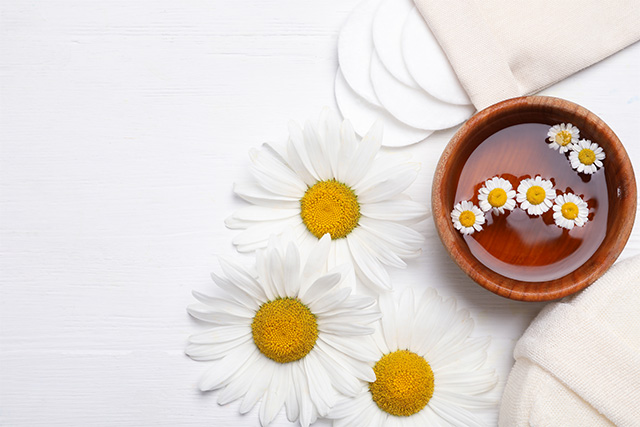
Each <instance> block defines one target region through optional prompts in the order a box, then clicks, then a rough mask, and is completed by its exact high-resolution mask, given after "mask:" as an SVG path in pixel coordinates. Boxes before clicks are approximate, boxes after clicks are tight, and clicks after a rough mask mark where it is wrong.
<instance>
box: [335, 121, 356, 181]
mask: <svg viewBox="0 0 640 427" xmlns="http://www.w3.org/2000/svg"><path fill="white" fill-rule="evenodd" d="M340 139H341V144H340V153H339V157H338V170H337V171H336V178H337V179H338V181H340V182H346V179H347V175H348V173H349V168H350V162H351V159H352V157H353V153H354V152H355V151H356V147H357V139H356V133H355V132H354V130H353V126H351V122H349V121H348V120H345V121H343V122H342V126H340Z"/></svg>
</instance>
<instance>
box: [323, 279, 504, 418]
mask: <svg viewBox="0 0 640 427" xmlns="http://www.w3.org/2000/svg"><path fill="white" fill-rule="evenodd" d="M380 310H381V311H382V314H383V317H382V319H381V320H380V321H379V322H378V323H379V327H378V328H377V329H376V332H375V333H374V335H373V337H372V338H371V339H370V345H369V346H368V347H369V348H368V349H367V351H366V354H367V355H368V354H370V353H374V354H376V355H377V357H376V358H375V359H374V360H376V362H375V364H374V366H373V370H374V371H375V373H376V380H375V381H374V382H371V383H369V384H368V386H367V385H365V386H363V388H362V390H361V391H360V393H359V394H358V395H357V396H355V397H353V398H349V399H345V400H343V401H341V402H339V403H338V404H337V405H336V406H335V408H334V409H333V410H332V411H331V412H330V413H329V418H333V420H334V421H333V426H334V427H352V426H363V427H383V426H390V425H393V426H396V427H403V426H407V427H414V426H432V425H435V426H439V425H457V426H481V425H482V424H481V423H480V421H479V420H478V418H477V417H476V415H475V413H476V412H477V411H478V410H479V409H484V408H493V407H495V406H496V405H497V400H496V399H492V398H488V397H487V396H483V394H484V393H486V392H488V391H489V390H491V389H492V388H494V387H495V385H496V382H497V377H496V375H495V372H494V370H493V369H488V368H486V367H484V366H483V365H484V363H485V362H486V359H487V354H486V348H487V346H488V345H489V339H488V337H485V338H470V337H469V335H470V334H471V332H472V331H473V326H474V324H473V319H471V317H470V316H469V313H468V311H466V310H457V309H456V302H455V300H453V299H448V300H443V299H442V298H441V297H440V296H439V295H438V294H437V292H436V291H435V290H433V289H428V290H427V291H426V292H424V294H423V295H422V296H421V297H420V298H415V296H414V294H413V292H412V291H411V290H410V289H408V290H405V291H404V292H403V293H402V294H401V295H400V298H399V299H393V296H391V295H383V296H382V297H381V298H380Z"/></svg>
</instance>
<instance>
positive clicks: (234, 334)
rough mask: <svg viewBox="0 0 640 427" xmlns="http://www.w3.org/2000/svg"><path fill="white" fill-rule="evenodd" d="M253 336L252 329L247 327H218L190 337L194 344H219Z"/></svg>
mask: <svg viewBox="0 0 640 427" xmlns="http://www.w3.org/2000/svg"><path fill="white" fill-rule="evenodd" d="M250 334H251V327H250V326H249V325H248V324H247V325H235V326H218V327H215V328H210V329H207V330H206V331H202V332H198V333H196V334H193V335H191V336H189V342H190V343H192V344H217V343H223V342H228V341H232V340H235V339H237V338H239V337H246V336H248V335H250Z"/></svg>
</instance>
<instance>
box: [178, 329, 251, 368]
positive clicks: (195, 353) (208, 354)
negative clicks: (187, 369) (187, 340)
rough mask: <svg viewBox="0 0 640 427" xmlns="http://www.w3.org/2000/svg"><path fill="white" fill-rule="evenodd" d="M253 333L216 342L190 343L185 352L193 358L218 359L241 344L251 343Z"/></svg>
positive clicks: (201, 359) (200, 359)
mask: <svg viewBox="0 0 640 427" xmlns="http://www.w3.org/2000/svg"><path fill="white" fill-rule="evenodd" d="M251 342H252V337H251V335H249V334H248V335H245V336H241V337H237V338H236V339H234V340H231V341H227V342H223V343H215V344H189V345H188V346H187V349H186V350H185V353H186V354H187V355H188V356H189V357H190V358H192V359H193V360H198V361H206V360H216V359H220V358H222V357H224V356H226V355H228V354H229V353H230V352H231V351H233V350H234V349H236V348H238V347H239V346H241V345H243V344H246V343H251Z"/></svg>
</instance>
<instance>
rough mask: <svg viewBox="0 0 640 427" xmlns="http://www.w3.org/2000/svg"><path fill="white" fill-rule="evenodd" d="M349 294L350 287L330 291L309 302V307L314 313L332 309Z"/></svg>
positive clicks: (318, 313) (317, 313)
mask: <svg viewBox="0 0 640 427" xmlns="http://www.w3.org/2000/svg"><path fill="white" fill-rule="evenodd" d="M349 295H351V289H350V288H345V289H340V290H338V291H335V292H331V293H329V294H327V295H325V296H323V297H322V298H319V299H318V300H317V301H314V302H312V303H310V304H309V308H310V309H311V311H312V312H313V313H314V314H315V315H320V314H323V313H326V312H328V311H329V310H332V309H334V308H335V307H336V306H337V305H339V304H341V303H342V302H343V301H345V300H346V299H347V298H349Z"/></svg>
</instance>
